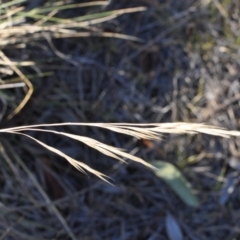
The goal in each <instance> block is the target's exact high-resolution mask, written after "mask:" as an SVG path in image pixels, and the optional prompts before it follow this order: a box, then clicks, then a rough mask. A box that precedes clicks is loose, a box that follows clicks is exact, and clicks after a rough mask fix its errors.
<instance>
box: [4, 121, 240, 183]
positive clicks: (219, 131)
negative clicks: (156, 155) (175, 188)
mask: <svg viewBox="0 0 240 240" xmlns="http://www.w3.org/2000/svg"><path fill="white" fill-rule="evenodd" d="M66 125H71V126H73V125H75V126H88V127H89V126H90V127H99V128H104V129H107V130H110V131H113V132H117V133H122V134H126V135H129V136H132V137H135V138H138V139H142V138H144V139H151V140H154V139H155V140H157V139H160V138H161V134H162V133H174V134H197V133H204V134H209V135H213V136H219V137H225V138H229V137H232V136H234V137H238V136H240V132H239V131H229V130H226V129H223V128H219V127H214V126H210V125H205V124H198V123H184V122H179V123H150V124H130V123H54V124H38V125H30V126H22V127H13V128H6V129H1V130H0V133H11V134H20V135H23V136H26V137H28V138H30V139H32V140H34V141H35V142H37V143H38V144H40V145H41V146H43V147H44V148H46V149H48V150H49V151H52V152H54V153H56V154H58V155H59V156H61V157H63V158H65V159H66V160H67V161H68V162H69V163H70V164H72V165H73V166H74V167H75V168H77V169H78V170H80V171H82V172H85V171H88V172H91V173H92V174H94V175H96V176H97V177H99V178H101V179H102V180H104V181H107V176H106V175H104V174H103V173H101V172H99V171H97V170H94V169H92V168H91V167H89V166H88V165H86V164H85V163H83V162H81V161H78V160H76V159H73V158H71V157H69V156H68V155H66V154H64V153H63V152H61V151H59V150H58V149H56V148H54V147H51V146H48V145H46V144H45V143H43V142H41V141H39V140H38V139H36V138H34V137H32V136H30V135H28V134H26V133H23V132H26V131H40V132H47V133H53V134H57V135H62V136H65V137H69V138H71V139H74V140H77V141H80V142H82V143H84V144H86V145H88V146H89V147H91V148H93V149H96V150H97V151H99V152H101V153H103V154H105V155H107V156H109V157H112V158H115V159H117V160H119V161H123V162H125V159H130V160H132V161H135V162H138V163H141V164H143V165H145V166H146V167H149V168H152V169H153V168H154V167H153V166H152V165H151V164H149V163H147V162H146V161H145V160H143V159H141V158H139V157H136V156H134V155H132V154H129V153H127V152H126V151H125V150H124V149H119V148H116V147H113V146H110V145H107V144H104V143H101V142H99V141H97V140H95V139H92V138H89V137H84V136H79V135H75V134H70V133H65V132H60V131H56V130H48V129H42V128H44V127H58V126H66ZM107 182H108V181H107Z"/></svg>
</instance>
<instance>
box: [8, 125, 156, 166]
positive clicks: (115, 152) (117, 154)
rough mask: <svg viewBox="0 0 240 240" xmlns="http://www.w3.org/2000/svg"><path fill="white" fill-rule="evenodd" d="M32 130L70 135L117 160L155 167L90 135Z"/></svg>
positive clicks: (32, 129)
mask: <svg viewBox="0 0 240 240" xmlns="http://www.w3.org/2000/svg"><path fill="white" fill-rule="evenodd" d="M27 130H29V129H27ZM30 130H31V131H40V132H49V133H54V134H58V135H63V136H65V137H69V138H72V139H74V140H77V141H80V142H82V143H84V144H86V145H88V146H89V147H92V148H93V149H96V150H98V151H99V152H101V153H103V154H105V155H107V156H110V157H113V158H116V159H117V160H120V161H123V162H125V161H124V160H123V158H126V159H131V160H132V161H135V162H137V163H141V164H143V165H145V166H146V167H149V168H153V169H154V167H153V166H152V165H151V164H149V163H147V162H146V161H144V160H143V159H141V158H139V157H136V156H133V155H131V154H129V153H126V152H124V150H123V149H119V148H116V147H113V146H110V145H107V144H104V143H101V142H99V141H97V140H95V139H92V138H89V137H83V136H78V135H74V134H70V133H65V132H58V131H53V130H44V129H37V128H31V129H30ZM24 131H26V129H24ZM12 132H13V131H12ZM59 155H60V154H59ZM65 158H66V156H65Z"/></svg>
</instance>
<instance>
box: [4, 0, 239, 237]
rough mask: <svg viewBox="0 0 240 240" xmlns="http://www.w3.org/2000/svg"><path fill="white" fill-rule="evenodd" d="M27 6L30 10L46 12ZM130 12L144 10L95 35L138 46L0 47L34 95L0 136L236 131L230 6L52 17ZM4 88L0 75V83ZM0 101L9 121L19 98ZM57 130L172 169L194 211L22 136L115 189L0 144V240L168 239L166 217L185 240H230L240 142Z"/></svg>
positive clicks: (154, 183) (49, 157) (120, 167)
mask: <svg viewBox="0 0 240 240" xmlns="http://www.w3.org/2000/svg"><path fill="white" fill-rule="evenodd" d="M36 2H38V3H37V7H38V4H44V2H45V1H36ZM63 2H64V1H63ZM66 2H67V1H66ZM71 2H72V1H68V3H71ZM76 2H80V1H76ZM25 4H26V3H25ZM19 6H21V4H20V5H19ZM40 6H41V5H40ZM136 6H146V7H147V9H146V11H144V12H137V13H131V14H124V15H122V16H119V17H117V18H114V19H112V20H110V21H108V22H106V23H103V24H99V25H94V27H98V28H99V29H102V30H103V31H107V32H115V33H116V32H117V33H122V34H127V35H131V36H136V37H139V38H141V39H142V42H137V41H129V40H122V39H117V38H103V37H96V36H93V37H89V38H76V37H75V38H63V39H52V40H51V39H48V40H46V39H43V40H35V41H34V40H32V41H28V42H27V43H26V45H25V46H24V47H22V46H17V44H15V45H5V46H3V47H2V50H3V51H4V53H5V54H6V55H7V56H8V57H9V58H10V59H12V60H15V61H34V62H36V65H35V66H26V67H20V69H21V70H22V72H23V73H24V74H26V75H28V76H29V79H30V80H31V82H32V84H33V85H34V89H35V91H34V94H33V96H32V97H31V99H30V101H29V103H28V104H27V106H25V107H24V109H23V110H22V111H21V112H20V113H19V114H18V115H16V116H15V117H14V118H12V119H11V120H9V121H7V120H3V121H2V126H3V127H7V126H8V127H10V126H18V125H19V126H20V125H27V124H36V123H52V122H130V123H135V122H136V123H148V122H177V121H185V122H197V123H203V122H204V123H210V124H213V125H215V126H221V127H226V128H228V129H235V130H239V127H240V121H239V117H240V111H239V110H240V72H239V69H240V68H239V67H240V48H239V47H240V17H239V16H240V4H239V1H238V0H228V1H227V0H221V1H220V0H219V1H217V0H216V1H211V0H209V1H207V0H206V1H204V0H202V1H200V0H197V1H191V0H188V1H186V0H181V1H174V0H172V1H170V0H165V1H164V0H162V1H161V0H159V1H158V0H151V1H150V0H141V1H139V0H138V1H137V0H135V1H124V0H121V1H112V2H111V4H110V5H108V6H106V8H105V9H103V8H102V7H93V8H86V9H81V10H79V9H78V8H76V9H74V10H72V9H71V10H65V11H63V12H61V13H59V14H62V16H63V17H65V18H69V17H76V16H79V15H83V14H86V13H90V12H91V13H93V12H101V11H106V10H112V9H122V8H130V7H136ZM25 7H27V8H31V7H36V6H30V4H27V5H25ZM26 21H31V19H26ZM87 30H89V29H87ZM90 30H91V29H90ZM20 43H21V41H20ZM42 73H45V76H44V77H41V75H42ZM14 77H16V76H15V75H8V74H6V73H4V72H3V73H2V72H1V78H2V79H4V80H10V79H12V78H14ZM1 93H3V94H5V95H4V96H5V98H4V99H6V98H7V102H8V110H7V111H8V112H11V111H12V110H13V109H14V108H15V107H16V105H17V103H18V102H19V101H20V99H21V98H22V97H23V92H22V90H21V89H19V88H18V89H17V88H16V89H11V90H1ZM6 94H8V95H7V96H8V97H6ZM59 129H60V130H64V131H67V132H70V133H74V134H80V135H85V136H88V137H93V138H95V139H97V140H100V141H102V142H105V143H108V144H112V145H114V146H117V147H121V148H125V149H128V150H129V151H132V153H134V154H136V155H137V156H141V157H142V158H144V159H145V160H146V161H150V160H156V159H159V160H164V161H168V162H171V163H174V164H175V165H176V166H178V167H179V168H180V169H181V171H182V172H183V174H184V176H185V177H186V178H187V179H188V180H189V181H190V182H191V183H192V186H193V189H194V191H195V193H196V195H197V197H198V198H199V201H200V205H199V207H198V208H196V209H194V208H191V207H189V206H186V205H185V204H184V203H183V202H182V201H181V200H180V199H179V198H178V197H177V195H176V194H175V193H174V192H173V191H172V190H171V189H170V188H169V187H168V186H167V185H166V184H165V183H164V182H163V181H162V180H161V179H159V178H157V177H156V176H155V175H154V174H153V173H152V172H151V171H150V170H148V169H146V168H145V167H143V166H141V165H140V164H134V163H132V162H129V163H128V164H127V165H125V164H122V163H119V162H117V161H115V160H112V159H110V158H107V157H106V156H104V155H102V154H100V153H98V152H96V151H94V150H91V149H89V148H88V147H87V146H85V145H83V144H79V143H77V142H75V141H69V140H68V139H65V138H62V137H61V138H60V137H57V136H55V135H51V134H46V133H31V134H32V136H34V137H37V138H38V139H40V140H42V141H44V142H45V143H47V144H49V145H51V146H54V147H56V148H58V149H60V150H62V151H64V152H65V153H67V154H69V155H71V156H72V157H74V158H76V159H79V160H82V161H83V162H85V163H87V164H88V165H90V166H92V167H94V168H95V169H98V170H99V171H102V172H104V173H105V174H107V175H108V176H110V177H111V178H113V179H114V185H115V186H114V187H113V186H111V185H109V184H107V183H104V182H103V181H101V180H99V179H98V178H96V177H95V176H92V175H89V176H86V175H84V174H82V173H80V172H78V171H77V170H75V169H74V168H73V167H72V166H70V165H69V164H68V163H67V162H66V161H65V160H63V159H61V158H60V157H58V156H56V155H54V154H51V153H49V152H48V151H47V150H46V149H43V148H42V147H40V146H38V145H37V144H35V143H34V142H32V141H30V140H28V139H26V138H24V137H19V136H12V135H11V136H9V135H3V136H2V139H1V140H2V146H1V153H2V154H1V167H0V171H1V174H0V187H1V192H0V202H1V203H2V204H3V205H4V206H6V207H7V209H5V208H3V210H2V212H1V214H0V218H1V220H0V233H1V239H70V237H71V235H74V236H75V237H76V239H87V240H95V239H116V240H117V239H122V240H128V239H129V240H130V239H144V240H145V239H149V240H150V239H151V240H155V239H156V240H157V239H171V236H170V237H169V236H168V233H167V229H166V216H169V214H171V216H172V217H173V218H174V219H175V220H176V221H177V223H178V227H179V228H180V229H181V231H182V234H183V236H184V239H202V240H203V239H211V240H215V239H216V240H217V239H226V240H230V239H239V238H240V227H239V225H240V210H239V202H240V192H239V184H238V180H239V177H238V175H239V170H240V165H239V163H238V160H239V161H240V154H239V148H240V142H239V139H238V140H237V139H222V138H216V137H210V136H207V135H194V136H179V135H177V136H176V135H170V136H169V135H166V136H164V137H163V140H162V141H159V142H150V141H147V140H143V141H137V140H134V139H132V138H129V137H125V136H124V135H120V134H115V133H110V132H107V131H103V130H99V129H92V128H86V127H85V128H83V127H80V128H79V127H60V128H59ZM229 163H230V164H229ZM226 184H228V188H225V185H226ZM229 188H232V189H233V192H232V194H228V191H227V189H229ZM177 237H179V235H178V236H177ZM175 239H181V238H175Z"/></svg>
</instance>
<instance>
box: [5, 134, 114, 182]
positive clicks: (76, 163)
mask: <svg viewBox="0 0 240 240" xmlns="http://www.w3.org/2000/svg"><path fill="white" fill-rule="evenodd" d="M8 133H15V134H20V135H23V136H25V137H28V138H30V139H32V140H34V141H35V142H37V143H38V144H40V145H42V146H43V147H44V148H46V149H48V150H49V151H51V152H54V153H56V154H58V155H59V156H61V157H63V158H65V159H66V160H67V161H68V162H69V163H70V164H72V165H73V166H74V167H75V168H76V169H78V170H79V171H81V172H83V173H85V171H84V170H87V171H89V172H90V173H92V174H94V175H96V176H97V177H99V178H101V179H102V180H104V181H106V182H108V181H107V180H106V178H107V176H106V175H104V174H102V173H100V172H98V171H96V170H94V169H92V168H91V167H89V166H88V165H86V164H84V163H82V162H80V161H77V160H75V159H73V158H71V157H69V156H68V155H66V154H65V153H63V152H61V151H60V150H58V149H56V148H53V147H51V146H48V145H47V144H45V143H43V142H41V141H39V140H37V139H36V138H33V137H31V136H29V135H27V134H24V133H19V132H8ZM108 183H109V182H108Z"/></svg>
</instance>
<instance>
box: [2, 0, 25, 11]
mask: <svg viewBox="0 0 240 240" xmlns="http://www.w3.org/2000/svg"><path fill="white" fill-rule="evenodd" d="M26 1H27V0H15V1H10V2H7V3H2V4H0V10H1V9H3V8H8V7H11V6H13V5H16V4H19V3H23V2H26Z"/></svg>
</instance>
